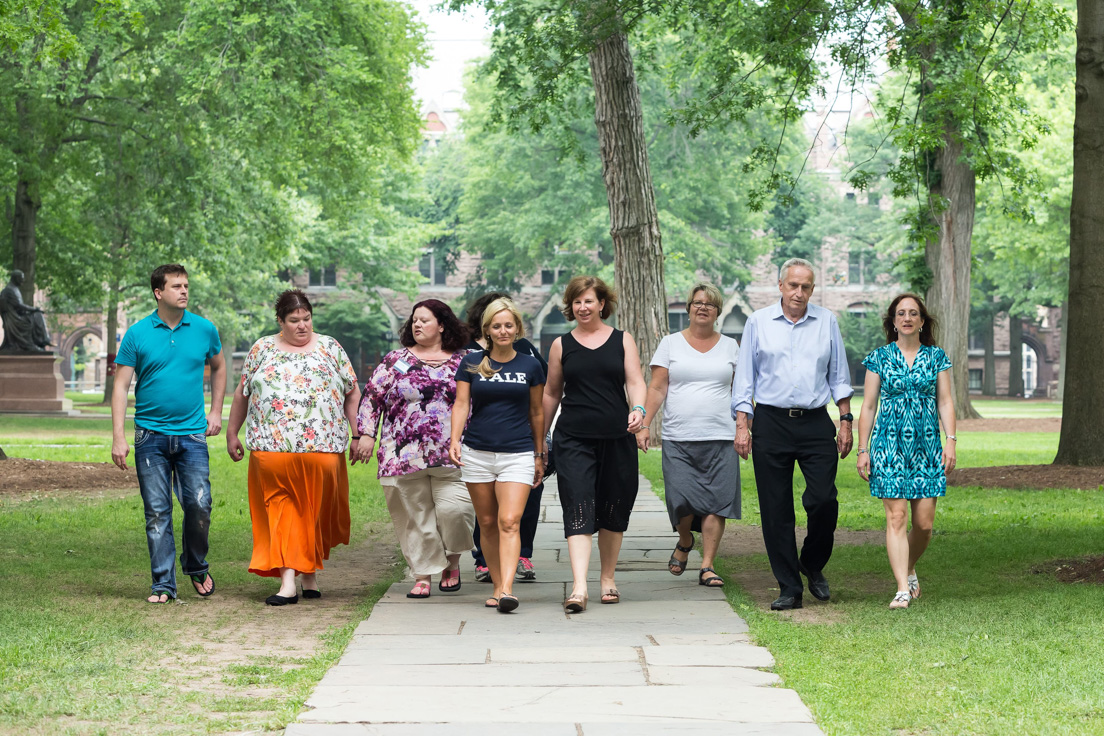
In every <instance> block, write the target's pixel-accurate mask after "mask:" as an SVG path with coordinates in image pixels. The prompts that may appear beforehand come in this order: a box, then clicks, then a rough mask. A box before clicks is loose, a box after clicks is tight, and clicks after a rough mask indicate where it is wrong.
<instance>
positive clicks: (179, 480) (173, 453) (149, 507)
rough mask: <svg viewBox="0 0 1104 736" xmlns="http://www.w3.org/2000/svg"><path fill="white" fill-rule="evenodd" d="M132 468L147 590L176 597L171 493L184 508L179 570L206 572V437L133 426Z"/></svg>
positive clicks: (208, 486) (208, 496)
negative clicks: (141, 517)
mask: <svg viewBox="0 0 1104 736" xmlns="http://www.w3.org/2000/svg"><path fill="white" fill-rule="evenodd" d="M134 466H135V469H136V470H137V471H138V486H139V488H140V489H141V492H142V503H143V505H144V506H145V509H146V541H147V543H148V544H149V554H150V572H151V573H152V575H153V585H152V586H151V590H152V591H153V592H154V593H155V594H158V593H165V594H167V595H169V596H172V597H173V598H175V597H176V560H175V559H174V558H175V557H176V542H175V540H174V539H173V523H172V512H173V502H172V497H173V493H175V494H176V498H177V500H179V501H180V507H181V508H182V509H183V510H184V533H183V534H182V535H181V540H180V542H181V545H180V546H181V548H182V551H181V553H180V568H181V570H182V571H183V572H184V574H185V575H201V574H203V573H205V572H207V567H208V566H207V533H208V531H209V530H210V528H211V480H210V475H209V470H208V456H207V438H206V437H204V436H203V433H199V434H183V435H172V434H161V433H160V432H154V431H152V430H149V429H142V428H141V427H137V428H135V430H134Z"/></svg>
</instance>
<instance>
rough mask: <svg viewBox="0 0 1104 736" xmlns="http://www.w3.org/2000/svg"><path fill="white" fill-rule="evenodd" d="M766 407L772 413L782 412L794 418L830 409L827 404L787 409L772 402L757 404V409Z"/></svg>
mask: <svg viewBox="0 0 1104 736" xmlns="http://www.w3.org/2000/svg"><path fill="white" fill-rule="evenodd" d="M760 409H766V410H768V412H769V413H771V414H780V415H782V416H786V417H790V418H791V419H794V418H796V417H803V416H805V415H806V414H813V413H816V412H822V411H828V407H827V405H825V406H818V407H817V408H815V409H786V408H783V407H781V406H771V405H770V404H756V405H755V410H756V411H759V410H760Z"/></svg>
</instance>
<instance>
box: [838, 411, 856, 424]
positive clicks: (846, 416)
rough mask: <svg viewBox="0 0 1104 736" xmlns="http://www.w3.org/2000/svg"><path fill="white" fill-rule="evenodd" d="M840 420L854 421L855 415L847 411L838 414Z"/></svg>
mask: <svg viewBox="0 0 1104 736" xmlns="http://www.w3.org/2000/svg"><path fill="white" fill-rule="evenodd" d="M840 421H841V422H854V421H855V415H854V414H852V413H851V412H847V413H846V414H840Z"/></svg>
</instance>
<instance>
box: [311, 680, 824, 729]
mask: <svg viewBox="0 0 1104 736" xmlns="http://www.w3.org/2000/svg"><path fill="white" fill-rule="evenodd" d="M660 687H662V688H663V690H662V691H659V690H657V688H655V687H585V688H560V687H509V688H498V689H497V690H496V697H494V698H488V697H487V696H486V695H487V694H486V691H485V690H483V689H482V688H478V687H439V688H434V690H433V695H432V697H427V691H426V688H424V687H404V686H378V687H377V686H349V687H325V686H319V687H317V688H316V689H315V691H314V693H313V694H312V695H311V696H310V698H309V699H308V701H307V705H308V707H310V708H312V709H313V710H310V711H307V712H305V713H303V714H302V716H301V719H300V720H301V721H302V722H312V721H320V722H341V721H349V722H357V721H363V722H373V723H389V722H397V723H401V722H404V721H408V720H409V719H410V718H411V716H412V715H414V714H413V712H412V708H413V706H412V704H414V703H416V704H417V708H416V710H417V718H419V719H420V720H424V721H429V722H445V721H448V722H450V723H464V722H481V723H514V722H516V721H517V720H518V718H519V717H524V718H525V719H526V720H527V721H532V722H534V723H563V722H564V721H567V722H569V723H581V722H587V721H590V722H595V723H600V722H606V723H613V722H616V723H653V724H654V723H666V724H672V725H673V724H680V723H683V722H685V721H686V719H687V718H690V717H692V718H693V719H695V720H697V719H700V720H716V721H727V722H729V723H775V722H778V721H779V720H782V719H783V718H784V720H786V721H787V722H811V721H812V716H811V714H810V713H809V711H808V709H807V708H806V707H805V705H804V704H803V703H802V702H801V700H800V698H798V697H797V693H795V692H793V691H792V690H783V689H781V688H770V687H754V686H747V687H686V686H679V685H670V686H666V685H665V686H660ZM538 704H539V707H537V706H538ZM780 714H784V716H783V718H780Z"/></svg>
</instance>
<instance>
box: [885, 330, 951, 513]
mask: <svg viewBox="0 0 1104 736" xmlns="http://www.w3.org/2000/svg"><path fill="white" fill-rule="evenodd" d="M863 365H864V366H866V369H867V370H869V371H873V372H874V373H877V374H878V376H879V377H880V378H881V383H882V387H881V405H880V407H879V409H878V418H877V420H876V421H875V422H874V434H873V437H872V438H871V440H870V448H869V449H870V495H871V496H874V497H876V498H934V497H936V496H945V495H947V476H946V474H945V473H944V472H943V446H942V445H941V444H940V441H939V412H938V410H937V407H936V402H935V384H936V378H937V376H938V375H939V374H940V373H941V372H942V371H945V370H949V369H950V367H951V361H950V359H948V358H947V354H946V353H944V352H943V350H942V349H941V348H938V347H929V346H927V345H921V346H920V352H918V353H917V354H916V359H915V360H914V361H913V363H912V368H909V367H908V363H906V362H905V356H904V355H903V354H902V353H901V349H900V348H898V347H897V343H892V342H891V343H889V344H888V345H883V346H882V347H880V348H878V349H877V350H875V351H874V352H872V353H870V355H868V356H866V359H865V360H863Z"/></svg>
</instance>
